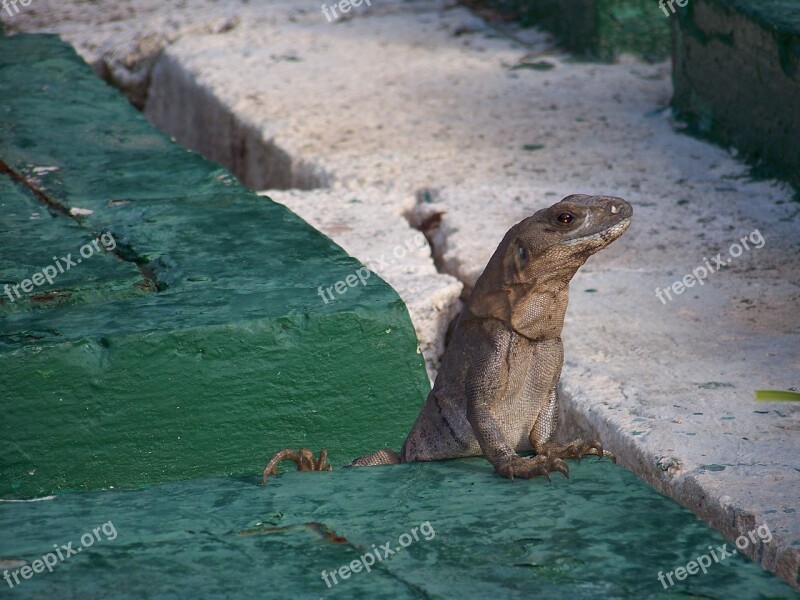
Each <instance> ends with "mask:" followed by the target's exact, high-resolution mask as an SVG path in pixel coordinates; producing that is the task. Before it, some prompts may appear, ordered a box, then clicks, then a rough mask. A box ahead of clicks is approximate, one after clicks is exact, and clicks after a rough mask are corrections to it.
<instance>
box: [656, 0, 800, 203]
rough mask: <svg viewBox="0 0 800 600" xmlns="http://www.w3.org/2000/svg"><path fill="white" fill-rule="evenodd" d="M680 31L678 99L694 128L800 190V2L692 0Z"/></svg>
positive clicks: (676, 30) (676, 31)
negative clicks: (733, 149) (736, 149)
mask: <svg viewBox="0 0 800 600" xmlns="http://www.w3.org/2000/svg"><path fill="white" fill-rule="evenodd" d="M673 38H674V44H673V46H674V50H673V65H674V69H673V77H672V79H673V86H674V88H675V93H674V96H673V99H672V105H673V107H674V108H675V109H676V112H677V113H678V115H679V116H680V117H681V118H683V119H685V120H686V121H687V122H688V124H689V126H690V130H691V131H692V132H694V133H697V134H700V135H701V136H702V137H704V138H708V139H711V140H713V141H715V142H717V143H718V144H720V145H722V146H723V147H725V148H728V147H730V146H735V147H736V148H738V149H739V150H741V151H742V154H744V155H745V156H746V157H748V158H750V159H751V160H752V161H753V162H754V163H755V165H757V166H758V167H759V169H757V173H758V174H764V175H768V176H771V177H772V176H778V177H781V178H783V179H786V180H788V181H789V182H790V183H792V184H793V185H794V186H795V189H797V190H800V1H798V0H691V1H690V2H689V4H688V5H687V6H686V8H684V9H681V10H680V12H679V13H678V14H677V15H676V18H675V19H674V20H673ZM796 197H797V198H798V199H800V193H798V194H797V196H796Z"/></svg>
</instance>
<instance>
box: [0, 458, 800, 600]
mask: <svg viewBox="0 0 800 600" xmlns="http://www.w3.org/2000/svg"><path fill="white" fill-rule="evenodd" d="M569 462H570V469H571V470H570V475H571V477H572V479H570V480H566V479H564V478H562V477H561V476H560V475H557V476H555V477H554V478H553V483H552V484H550V483H548V482H547V480H546V479H543V478H540V479H534V480H530V481H523V480H517V481H515V482H513V483H512V482H510V481H508V480H504V479H501V478H499V477H497V476H496V475H495V474H494V473H493V471H492V467H491V465H489V463H487V462H486V461H484V460H483V459H468V460H457V461H442V462H438V463H417V464H408V465H393V466H387V467H374V468H361V469H341V470H337V471H334V472H333V473H297V472H293V473H285V474H283V475H280V476H279V477H275V478H273V479H272V480H271V481H270V482H269V483H268V484H267V486H266V487H262V486H260V485H257V484H256V481H257V479H256V478H248V479H241V480H233V479H209V480H202V481H192V482H187V483H177V484H167V485H161V486H154V487H152V488H151V489H147V490H135V491H127V492H119V491H109V492H93V493H81V494H70V495H65V496H59V497H56V498H55V499H53V500H43V501H39V502H26V503H0V532H2V534H0V557H4V558H5V559H7V560H8V559H15V560H24V561H27V562H29V563H31V565H33V564H34V561H35V560H37V559H40V558H41V557H42V556H43V555H45V554H47V553H48V552H52V551H54V548H53V545H54V544H55V545H57V546H66V545H68V544H69V543H70V542H71V543H72V549H73V550H77V549H78V548H79V547H81V546H82V542H81V539H82V538H83V542H84V544H85V546H86V547H85V548H84V549H83V550H82V551H81V552H80V553H77V554H74V555H72V556H70V557H69V558H67V559H66V560H64V561H58V560H54V558H55V559H57V555H56V556H55V557H54V558H50V557H48V559H47V560H48V562H50V563H54V566H53V571H52V573H51V572H49V571H47V570H44V571H43V572H41V573H32V572H29V571H26V574H28V575H29V576H30V577H29V579H24V580H23V579H20V583H19V585H15V586H14V588H13V589H8V588H7V583H6V582H5V581H3V580H2V579H0V589H3V588H6V590H5V594H4V595H3V597H9V598H14V597H20V598H32V599H40V598H41V599H45V598H64V599H67V600H69V599H73V598H74V599H81V600H83V599H85V598H109V597H111V598H121V599H125V598H159V599H162V598H175V599H180V598H259V599H261V598H266V599H271V598H280V599H283V598H309V599H310V598H315V599H316V598H321V597H326V598H327V597H333V598H442V599H444V598H447V599H449V598H464V599H471V598H487V597H488V598H502V599H506V598H520V599H525V600H530V599H531V598H546V599H548V600H549V599H564V600H576V599H577V600H580V599H585V600H603V599H609V600H610V599H615V600H616V599H629V598H630V599H634V598H635V599H639V600H641V599H662V598H663V599H670V598H672V599H676V600H677V599H679V598H680V599H684V600H685V599H689V598H698V599H699V598H704V599H720V600H728V599H729V598H736V599H737V600H747V599H755V598H772V599H777V598H797V594H796V592H795V591H793V590H792V589H791V588H790V587H789V586H788V585H786V584H785V583H784V582H782V581H780V580H779V579H777V578H776V577H775V576H773V575H771V574H769V573H766V572H764V571H762V570H761V569H760V568H759V567H758V566H757V565H755V564H754V563H752V562H750V561H748V560H747V559H745V558H742V557H741V555H734V556H729V557H726V558H725V559H724V560H721V561H720V562H715V561H714V557H713V556H711V555H710V550H709V546H711V547H712V550H714V552H715V554H716V556H718V557H719V558H721V557H722V553H721V552H719V551H718V550H716V548H718V547H721V546H723V544H727V546H726V550H727V551H731V550H733V549H734V546H733V545H732V544H731V543H729V542H726V541H725V540H724V539H723V538H722V537H721V536H720V534H719V533H718V532H716V531H714V530H713V529H711V528H709V527H708V526H707V525H705V524H704V523H703V522H701V521H700V520H698V519H697V518H695V517H694V516H693V515H692V514H691V513H690V512H689V511H687V510H686V509H684V508H681V507H679V506H678V505H677V504H675V503H674V502H672V501H670V500H668V499H666V498H665V497H663V496H661V495H660V494H658V493H657V492H655V491H654V490H652V489H651V488H649V487H648V486H647V485H645V484H644V483H643V482H641V481H640V480H639V479H637V478H636V476H634V475H633V474H632V473H630V472H629V471H626V470H624V469H622V468H620V467H618V466H616V465H614V464H612V463H611V462H609V461H606V460H603V461H598V460H596V459H584V460H583V461H581V462H580V463H579V462H577V461H569ZM103 527H105V529H103ZM96 528H97V529H98V531H97V535H95V534H94V533H93V530H94V529H96ZM415 528H416V532H414V531H413V530H414V529H415ZM768 533H772V532H769V531H768V530H762V531H761V532H759V533H756V534H755V536H754V537H755V539H756V540H757V542H758V543H759V544H761V543H762V541H764V546H763V547H764V548H765V550H764V551H768V550H766V547H767V546H768V542H766V540H767V539H768V538H769V536H768ZM415 534H416V539H415ZM87 536H88V537H87ZM110 538H113V539H110ZM387 543H388V550H391V551H393V554H390V555H388V556H387V557H386V558H384V555H385V554H386V547H385V545H386V544H387ZM401 546H405V547H401ZM382 548H383V549H382ZM375 551H378V552H379V556H380V557H381V560H380V561H378V560H377V559H375V561H374V562H375V565H370V571H366V570H365V569H364V566H363V565H364V564H368V563H370V562H371V559H370V558H366V556H365V558H364V561H363V562H361V561H360V557H361V556H364V555H366V554H370V553H374V552H375ZM62 554H64V551H62ZM704 555H705V556H708V560H707V561H706V560H704V562H709V563H710V566H708V567H706V571H707V573H706V574H703V573H702V571H699V570H698V571H697V572H696V574H694V575H688V576H687V574H686V573H683V574H682V575H683V581H679V580H678V579H676V577H675V575H674V574H673V575H671V577H672V581H673V582H674V585H673V586H671V587H670V586H669V585H668V584H669V579H668V578H667V573H668V572H671V571H672V572H674V571H675V570H676V569H677V568H679V567H680V568H685V567H686V565H687V563H689V562H690V561H694V560H696V559H697V558H698V557H700V556H704ZM373 556H374V554H373ZM353 561H359V564H361V565H362V566H361V567H360V570H358V571H357V572H348V571H342V574H344V575H347V577H346V578H345V579H342V578H341V577H342V574H340V573H338V572H339V569H340V568H342V567H345V566H348V568H349V565H351V564H352V563H353ZM36 566H38V567H39V568H40V569H41V568H43V565H38V564H37V565H36ZM15 568H19V567H15ZM698 568H699V567H698ZM356 569H359V567H356ZM12 570H13V569H12ZM323 570H324V571H325V572H326V573H327V574H328V581H329V582H330V584H331V587H330V588H328V586H327V584H326V583H325V581H324V579H323V577H322V572H323ZM332 571H336V572H337V578H336V581H337V583H336V584H334V583H333V579H332V578H331V576H330V573H331V572H332ZM659 572H662V577H663V578H664V581H665V583H664V584H662V583H661V582H660V581H659V579H658V575H659ZM0 574H2V571H0ZM10 576H11V575H10ZM11 577H12V579H11V582H12V583H14V580H13V576H11ZM19 577H21V574H19V575H18V578H19ZM665 585H666V586H667V587H668V588H669V589H668V590H665V589H664V586H665ZM0 594H2V592H0ZM15 594H16V596H15Z"/></svg>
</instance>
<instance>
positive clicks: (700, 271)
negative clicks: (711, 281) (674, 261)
mask: <svg viewBox="0 0 800 600" xmlns="http://www.w3.org/2000/svg"><path fill="white" fill-rule="evenodd" d="M751 244H752V247H753V248H757V249H760V248H763V247H764V244H766V240H765V239H764V236H763V235H761V232H760V231H759V230H758V229H754V230H753V231H751V232H750V233H749V234H748V235H746V236H744V237H742V238H741V239H740V240H739V241H738V242H734V243H732V244H731V245H730V248H728V254H729V256H728V257H726V258H724V259H723V258H722V252H720V253H719V254H717V255H716V256H714V257H712V258H711V260H709V259H707V258H706V257H705V256H704V257H703V264H702V265H700V266H699V267H696V268H694V269H692V272H691V273H687V274H686V275H684V276H683V278H682V279H679V280H678V281H676V282H674V283H673V284H672V285H671V286H669V287H668V288H666V289H663V290H662V289H661V288H660V287H657V288H656V298H658V299H659V300H661V304H666V303H667V300H670V301H671V300H672V294H670V292H672V293H673V294H675V296H680V295H681V294H682V293H683V292H685V291H686V290H687V289H688V288H690V287H694V284H695V283H699V284H700V285H705V281H704V280H705V278H706V277H708V276H709V275H711V273H714V272H716V271H719V270H720V269H722V268H723V267H727V266H728V265H729V264H731V262H732V261H733V259H734V258H739V257H740V256H741V255H742V253H743V252H744V251H745V250H750V248H751V246H750V245H751ZM712 262H713V264H712Z"/></svg>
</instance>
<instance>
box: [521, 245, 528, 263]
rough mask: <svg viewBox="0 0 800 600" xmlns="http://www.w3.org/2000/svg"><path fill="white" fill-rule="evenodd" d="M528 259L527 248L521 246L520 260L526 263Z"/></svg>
mask: <svg viewBox="0 0 800 600" xmlns="http://www.w3.org/2000/svg"><path fill="white" fill-rule="evenodd" d="M526 258H528V251H527V250H525V246H520V247H519V259H520V260H522V261H524V260H525V259H526Z"/></svg>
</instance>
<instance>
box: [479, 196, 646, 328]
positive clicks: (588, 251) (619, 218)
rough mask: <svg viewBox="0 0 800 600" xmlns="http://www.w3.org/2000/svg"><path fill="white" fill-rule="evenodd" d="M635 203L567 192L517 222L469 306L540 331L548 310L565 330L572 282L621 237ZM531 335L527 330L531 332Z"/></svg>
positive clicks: (504, 239) (494, 256) (494, 316)
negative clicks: (584, 264) (599, 254)
mask: <svg viewBox="0 0 800 600" xmlns="http://www.w3.org/2000/svg"><path fill="white" fill-rule="evenodd" d="M632 214H633V208H632V207H631V205H630V204H628V203H627V202H625V200H623V199H621V198H615V197H613V196H588V195H585V194H576V195H572V196H567V197H566V198H564V199H563V200H561V201H560V202H557V203H556V204H554V205H553V206H551V207H550V208H545V209H542V210H540V211H537V212H536V213H534V214H533V215H531V216H530V217H528V218H526V219H524V220H522V221H520V222H519V223H517V224H516V225H514V227H512V228H511V229H510V230H509V231H508V232H507V233H506V235H505V237H504V238H503V241H502V242H500V245H499V246H498V247H497V250H495V253H494V255H493V256H492V258H491V259H490V260H489V263H488V264H487V265H486V269H485V270H484V272H483V274H482V275H481V276H480V278H479V279H478V281H477V282H476V284H475V289H474V290H473V292H472V294H471V296H470V299H469V301H468V302H467V307H468V309H469V311H470V312H471V313H472V314H473V315H475V316H478V317H493V318H497V319H501V320H503V321H506V322H508V323H509V324H511V325H512V326H513V327H514V329H516V330H518V331H520V332H521V333H525V330H526V329H527V330H529V331H530V330H531V328H533V329H534V330H535V331H533V332H532V333H534V334H538V333H540V332H539V328H540V326H541V324H540V323H539V322H538V321H539V320H540V319H541V318H542V317H543V316H545V315H546V317H547V319H550V320H552V321H553V326H554V327H557V329H558V331H559V332H560V323H559V322H562V321H563V315H564V312H565V310H566V303H567V293H568V287H569V282H570V280H571V279H572V276H573V275H575V273H576V271H577V270H578V269H579V268H580V267H581V265H583V263H584V262H586V259H588V258H589V257H590V256H591V255H592V254H594V253H595V252H597V251H599V250H602V249H603V248H605V247H606V246H608V245H609V244H611V243H612V242H613V241H614V240H616V239H617V238H618V237H620V236H621V235H622V234H623V233H625V230H627V229H628V226H629V225H630V222H631V215H632ZM526 335H527V334H526Z"/></svg>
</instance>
